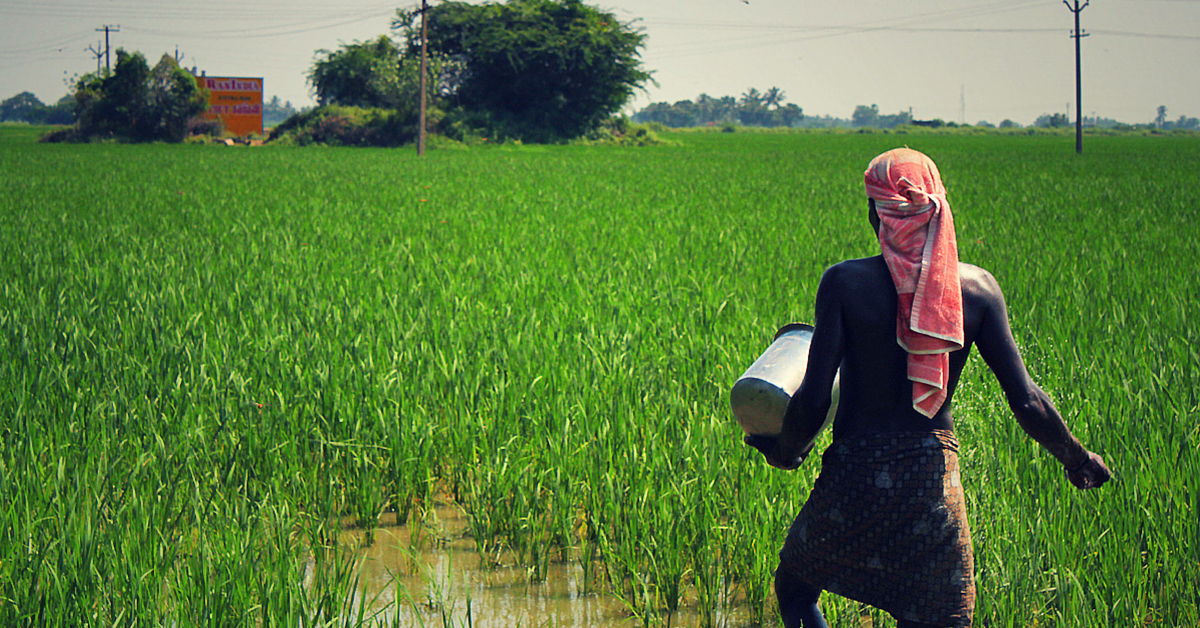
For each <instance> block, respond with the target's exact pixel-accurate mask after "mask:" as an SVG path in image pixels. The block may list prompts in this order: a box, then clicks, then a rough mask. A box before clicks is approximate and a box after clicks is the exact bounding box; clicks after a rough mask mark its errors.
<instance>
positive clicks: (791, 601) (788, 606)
mask: <svg viewBox="0 0 1200 628" xmlns="http://www.w3.org/2000/svg"><path fill="white" fill-rule="evenodd" d="M775 597H776V598H778V599H779V615H780V617H782V618H783V625H784V627H785V628H800V627H801V626H803V627H804V628H829V626H828V625H827V624H826V623H825V617H824V616H822V615H821V609H820V608H819V607H818V606H817V600H818V599H819V598H820V597H821V590H820V589H817V588H814V587H812V586H810V585H808V584H807V583H804V582H800V581H799V580H797V579H796V578H795V577H794V576H791V575H789V574H788V573H787V572H785V571H784V570H782V569H776V570H775Z"/></svg>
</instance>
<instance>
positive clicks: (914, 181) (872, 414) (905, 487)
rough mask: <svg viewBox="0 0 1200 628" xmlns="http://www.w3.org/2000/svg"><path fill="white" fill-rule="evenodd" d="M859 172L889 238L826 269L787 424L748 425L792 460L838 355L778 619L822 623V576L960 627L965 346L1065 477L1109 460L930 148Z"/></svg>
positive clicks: (1096, 473) (849, 593)
mask: <svg viewBox="0 0 1200 628" xmlns="http://www.w3.org/2000/svg"><path fill="white" fill-rule="evenodd" d="M865 183H866V190H867V196H868V198H869V201H868V207H869V211H868V218H869V220H870V221H871V224H872V226H873V227H874V228H875V231H876V233H877V234H878V236H879V242H880V245H881V247H882V250H883V253H882V255H878V256H876V257H871V258H866V259H857V260H848V261H845V262H841V263H839V264H836V265H834V266H832V267H830V268H829V269H828V270H826V272H825V274H824V276H823V277H822V278H821V283H820V287H819V288H818V289H817V299H816V320H815V321H814V322H815V325H814V326H815V330H814V333H813V338H812V344H811V347H810V351H809V361H808V370H807V373H806V375H805V379H804V383H803V384H802V385H801V387H800V389H799V390H798V391H797V392H796V395H795V396H794V397H793V398H792V400H791V404H790V405H789V406H788V410H787V415H786V417H785V419H784V426H783V431H782V433H781V434H780V435H779V437H778V438H770V437H766V438H764V437H759V436H748V437H746V442H747V443H748V444H750V445H752V446H754V447H755V448H757V449H759V450H760V451H761V452H763V454H764V456H765V457H766V459H767V461H768V462H769V463H770V464H772V465H774V466H776V467H779V468H781V469H794V468H796V467H798V466H799V465H800V463H801V462H802V461H803V460H804V458H805V457H806V456H807V455H808V454H809V451H800V450H799V448H800V447H801V444H802V443H806V442H809V441H810V440H811V439H812V438H813V437H814V436H815V435H816V433H817V432H818V431H819V430H820V428H821V424H822V423H823V418H824V417H825V415H826V412H828V410H829V406H830V404H831V389H832V386H833V380H834V376H835V374H837V373H838V369H839V367H840V368H841V380H840V386H841V396H840V400H839V404H838V412H837V417H836V418H835V419H834V423H833V442H832V444H831V445H830V446H829V449H828V450H826V451H825V454H824V456H823V464H822V469H821V474H820V477H818V478H817V481H816V483H815V485H814V486H813V490H812V494H811V495H810V496H809V499H808V501H807V502H806V503H805V505H804V507H803V508H802V509H801V511H800V514H799V515H798V516H797V517H796V520H795V522H794V523H793V524H792V528H791V530H790V532H789V533H788V537H787V540H786V541H785V543H784V546H783V549H782V551H781V552H780V562H779V568H778V570H777V571H776V573H775V592H776V595H777V596H778V598H779V609H780V613H781V614H782V616H783V621H784V625H785V626H789V627H792V626H805V627H806V628H824V627H825V626H826V624H825V620H824V618H823V617H822V616H821V611H820V610H819V608H818V606H817V598H818V596H819V595H820V593H821V591H823V590H824V591H830V592H833V593H836V594H839V595H842V596H844V597H847V598H851V599H854V600H858V601H861V602H865V603H867V604H870V605H872V606H875V607H877V608H880V609H883V610H885V611H887V612H889V613H891V614H892V615H893V616H894V617H896V620H897V622H898V624H897V625H898V626H899V628H919V627H924V626H970V625H971V617H972V614H973V612H974V608H975V581H974V562H973V557H972V553H971V536H970V531H969V529H968V526H967V518H966V509H965V505H964V501H963V491H962V483H961V481H960V478H959V472H958V442H957V440H955V437H954V432H953V430H954V421H953V417H952V416H951V412H950V410H951V407H950V406H951V401H952V399H953V397H954V390H955V386H956V385H957V384H958V380H959V375H960V374H961V373H962V369H963V366H964V365H965V364H966V360H967V354H968V352H969V351H970V350H971V347H972V345H973V346H975V347H976V348H977V349H978V350H979V354H980V355H981V356H982V357H983V359H984V361H985V362H986V363H987V365H988V367H990V368H991V370H992V372H993V373H994V374H995V375H996V379H997V380H998V381H999V383H1000V387H1001V388H1002V389H1003V391H1004V394H1005V396H1006V397H1007V399H1008V403H1009V407H1011V408H1012V411H1013V414H1015V415H1016V419H1017V421H1018V423H1019V424H1020V425H1021V427H1022V428H1023V429H1024V430H1025V432H1026V433H1027V434H1029V436H1030V437H1032V438H1033V439H1034V440H1035V441H1037V442H1038V443H1040V444H1041V445H1042V446H1043V447H1045V448H1046V449H1047V450H1048V451H1049V452H1050V453H1051V454H1052V455H1053V456H1054V457H1055V458H1057V459H1058V460H1059V462H1061V463H1062V464H1063V466H1064V467H1065V469H1066V472H1067V478H1068V479H1069V480H1070V482H1071V483H1072V484H1073V485H1075V486H1076V487H1078V488H1081V489H1087V488H1095V487H1099V486H1101V485H1102V484H1104V483H1105V482H1106V481H1108V479H1109V477H1110V472H1109V470H1108V468H1107V467H1106V466H1105V464H1104V461H1103V459H1102V458H1101V457H1100V456H1098V455H1096V454H1094V453H1091V452H1089V451H1088V450H1086V449H1084V447H1083V446H1082V445H1081V444H1080V443H1079V441H1078V440H1077V439H1076V438H1075V437H1074V436H1073V435H1072V434H1071V431H1070V430H1069V429H1068V428H1067V426H1066V424H1065V423H1064V422H1063V419H1062V417H1061V416H1060V415H1059V413H1058V411H1057V410H1056V409H1055V407H1054V405H1053V404H1052V403H1051V402H1050V399H1049V398H1048V397H1047V396H1046V394H1045V393H1044V392H1043V391H1042V390H1041V389H1040V388H1038V386H1037V385H1036V384H1035V383H1034V382H1033V380H1032V379H1031V378H1030V376H1029V373H1028V371H1027V370H1026V368H1025V364H1024V362H1023V361H1022V359H1021V355H1020V352H1019V351H1018V349H1017V346H1016V343H1015V342H1014V340H1013V337H1012V332H1011V330H1010V329H1009V324H1008V312H1007V310H1006V307H1005V304H1004V296H1003V295H1002V293H1001V291H1000V286H999V285H998V284H997V283H996V280H995V278H993V277H992V275H991V274H990V273H988V272H987V271H986V270H984V269H982V268H979V267H977V266H972V265H970V264H963V263H960V262H959V261H958V250H957V245H956V242H955V235H954V222H953V217H952V216H951V213H950V204H949V203H948V201H947V200H946V191H945V188H944V187H943V186H942V181H941V175H940V174H939V173H938V170H937V166H936V165H934V163H933V161H932V160H930V159H929V158H928V157H926V156H925V155H924V154H922V153H919V152H917V151H914V150H910V149H907V148H901V149H896V150H892V151H888V152H886V153H884V154H882V155H880V156H878V157H876V158H875V159H874V160H873V161H872V162H871V164H870V166H869V167H868V168H867V171H866V173H865ZM810 448H811V446H810Z"/></svg>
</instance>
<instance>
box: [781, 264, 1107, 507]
mask: <svg viewBox="0 0 1200 628" xmlns="http://www.w3.org/2000/svg"><path fill="white" fill-rule="evenodd" d="M958 268H959V281H960V282H961V285H962V296H963V332H964V339H965V342H964V346H963V348H962V349H959V350H958V351H955V352H953V353H951V354H950V379H949V384H948V391H949V397H948V399H947V402H946V403H945V404H943V405H942V407H941V409H940V410H939V411H938V412H937V413H936V414H935V415H934V416H933V417H931V418H927V417H925V416H923V415H922V414H920V413H918V412H917V411H916V410H914V409H913V406H912V382H911V381H909V380H908V379H907V378H906V376H905V369H906V360H907V356H908V354H907V353H906V352H905V351H904V349H903V348H902V347H901V346H900V345H899V344H898V343H897V342H896V331H895V326H896V307H897V297H896V289H895V286H894V284H893V283H892V279H891V276H890V275H889V274H888V268H887V264H886V263H885V262H884V260H883V257H882V256H875V257H868V258H864V259H854V260H847V261H844V262H841V263H839V264H836V265H834V266H832V267H830V268H829V269H828V270H827V271H826V272H825V275H824V276H823V277H822V279H821V286H820V288H819V289H818V291H817V299H816V320H815V323H816V325H815V331H814V336H813V341H812V349H811V351H810V358H809V365H808V369H809V370H808V375H807V376H806V377H805V380H804V384H803V386H802V387H801V389H800V390H799V391H798V393H797V395H796V397H795V399H793V402H792V404H791V407H789V409H788V415H789V416H788V417H787V420H786V421H785V425H784V433H783V434H781V435H780V438H779V442H778V443H777V444H776V447H777V448H776V451H775V452H773V455H768V461H770V462H771V463H772V464H774V465H776V466H779V467H781V468H794V467H795V466H797V465H798V464H799V462H800V460H801V459H802V457H803V456H804V455H807V453H808V452H802V451H798V450H796V449H795V448H794V446H795V444H796V443H803V442H807V441H808V440H810V439H811V438H812V436H813V435H815V434H816V432H817V431H818V430H819V429H820V426H821V422H820V420H819V418H820V417H823V416H825V413H826V412H827V411H828V408H829V406H830V404H831V402H832V399H831V397H830V391H831V389H832V386H833V379H834V376H835V375H836V374H837V372H838V369H839V368H840V369H841V379H840V386H841V394H840V398H839V402H838V414H837V418H836V420H835V421H834V424H833V433H834V439H835V440H837V439H842V438H850V437H857V436H866V435H871V434H879V433H889V432H920V431H931V430H953V427H954V420H953V416H952V414H951V401H952V400H953V397H954V393H955V391H956V389H957V386H958V381H959V377H960V376H961V374H962V370H963V367H964V365H965V364H966V361H967V356H968V355H969V353H970V351H971V349H972V347H975V348H977V349H978V351H979V353H980V355H981V356H982V357H983V359H984V361H985V362H986V363H987V365H988V367H989V368H990V369H991V370H992V372H993V373H994V374H995V376H996V379H997V381H998V382H999V383H1000V386H1001V389H1002V390H1003V391H1004V394H1005V397H1006V398H1007V400H1008V403H1009V407H1010V408H1012V410H1013V413H1014V415H1015V416H1016V419H1017V421H1018V422H1019V423H1020V425H1021V427H1022V428H1023V429H1024V430H1025V431H1026V433H1028V434H1029V436H1030V437H1032V438H1033V439H1034V440H1035V441H1037V442H1038V443H1040V444H1041V445H1042V446H1043V447H1045V448H1046V449H1047V450H1048V451H1049V452H1050V453H1051V454H1052V455H1053V456H1054V457H1055V458H1057V459H1058V460H1059V461H1060V462H1062V464H1063V466H1064V467H1066V468H1067V469H1068V470H1070V471H1072V472H1073V473H1072V474H1071V476H1072V477H1071V481H1072V483H1074V484H1075V485H1076V486H1078V487H1080V488H1091V487H1093V486H1099V485H1100V484H1103V483H1104V482H1105V481H1107V479H1108V477H1109V476H1108V470H1107V468H1103V463H1102V462H1099V460H1098V457H1096V456H1094V454H1089V452H1088V451H1087V450H1086V449H1084V447H1083V445H1081V444H1080V443H1079V441H1078V440H1077V439H1076V438H1075V437H1074V436H1073V435H1072V434H1071V432H1070V430H1069V429H1068V428H1067V426H1066V424H1065V423H1064V422H1063V420H1062V417H1061V416H1060V415H1059V413H1058V411H1057V409H1056V408H1055V407H1054V404H1053V403H1052V402H1051V401H1050V399H1049V397H1048V396H1047V395H1046V394H1045V393H1044V392H1043V391H1042V390H1041V388H1039V387H1038V386H1037V384H1035V383H1034V381H1033V379H1032V378H1031V377H1030V375H1029V372H1028V370H1027V369H1026V367H1025V363H1024V361H1023V360H1022V359H1021V354H1020V351H1019V350H1018V348H1017V345H1016V341H1015V340H1014V339H1013V336H1012V331H1011V329H1010V327H1009V322H1008V311H1007V307H1006V306H1005V302H1004V295H1003V293H1002V292H1001V290H1000V285H999V284H998V283H997V282H996V279H995V278H994V277H992V275H991V273H989V272H988V271H986V270H984V269H982V268H980V267H978V266H974V265H971V264H965V263H961V262H960V263H959V265H958ZM1093 457H1095V458H1096V459H1097V460H1095V461H1093V460H1092V458H1093ZM1089 462H1096V463H1097V464H1089ZM1076 471H1078V473H1074V472H1076Z"/></svg>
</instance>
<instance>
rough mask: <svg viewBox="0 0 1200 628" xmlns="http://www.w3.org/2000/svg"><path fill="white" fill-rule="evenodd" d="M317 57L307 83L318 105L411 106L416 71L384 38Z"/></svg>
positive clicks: (412, 64) (412, 104) (415, 93)
mask: <svg viewBox="0 0 1200 628" xmlns="http://www.w3.org/2000/svg"><path fill="white" fill-rule="evenodd" d="M317 54H319V55H321V58H319V59H317V61H316V62H315V63H313V67H312V70H310V71H309V73H308V80H309V82H310V83H312V86H313V89H315V90H316V92H317V103H318V104H320V105H342V106H345V107H366V108H377V109H400V108H412V107H414V106H415V104H414V101H415V100H416V95H417V78H418V73H417V72H418V71H417V70H416V69H415V67H413V66H414V61H413V60H412V59H408V60H406V59H404V55H403V50H402V48H401V47H400V45H399V44H397V43H396V42H395V41H393V40H392V38H390V37H388V36H387V35H381V36H379V37H377V38H375V39H372V40H370V41H365V42H355V43H352V44H343V45H342V47H341V48H339V49H338V50H319V51H317ZM406 61H407V63H406ZM406 66H409V67H407V68H406ZM406 69H407V70H409V71H407V72H406V71H405V70H406Z"/></svg>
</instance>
